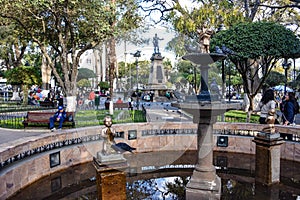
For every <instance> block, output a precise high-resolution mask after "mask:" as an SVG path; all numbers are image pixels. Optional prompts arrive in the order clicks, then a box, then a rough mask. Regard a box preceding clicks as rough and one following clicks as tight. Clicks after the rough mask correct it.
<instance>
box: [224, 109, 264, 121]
mask: <svg viewBox="0 0 300 200" xmlns="http://www.w3.org/2000/svg"><path fill="white" fill-rule="evenodd" d="M246 119H247V112H245V111H242V110H230V111H228V112H226V113H225V122H246ZM258 120H259V115H258V114H252V115H251V118H250V123H258Z"/></svg>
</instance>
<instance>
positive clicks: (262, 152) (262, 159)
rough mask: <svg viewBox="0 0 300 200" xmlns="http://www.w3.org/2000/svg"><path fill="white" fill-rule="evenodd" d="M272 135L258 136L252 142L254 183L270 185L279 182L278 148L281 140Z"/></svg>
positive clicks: (281, 142)
mask: <svg viewBox="0 0 300 200" xmlns="http://www.w3.org/2000/svg"><path fill="white" fill-rule="evenodd" d="M271 136H273V134H271V135H270V134H266V135H265V137H263V136H262V135H259V136H258V137H255V138H254V140H253V142H255V143H256V152H255V181H256V182H259V183H262V184H266V185H271V184H273V183H278V182H279V181H280V146H281V144H283V142H284V141H283V139H282V138H280V137H277V136H275V137H274V138H273V137H271Z"/></svg>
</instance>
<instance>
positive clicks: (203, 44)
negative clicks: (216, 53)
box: [197, 24, 213, 53]
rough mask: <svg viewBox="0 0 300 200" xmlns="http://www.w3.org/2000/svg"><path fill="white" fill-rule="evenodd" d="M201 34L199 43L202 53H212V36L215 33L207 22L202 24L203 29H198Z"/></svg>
mask: <svg viewBox="0 0 300 200" xmlns="http://www.w3.org/2000/svg"><path fill="white" fill-rule="evenodd" d="M197 33H198V34H199V44H200V51H201V53H210V51H209V45H210V37H211V35H212V34H213V31H212V30H211V29H209V28H208V27H207V25H206V24H204V25H203V26H202V29H197Z"/></svg>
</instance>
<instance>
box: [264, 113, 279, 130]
mask: <svg viewBox="0 0 300 200" xmlns="http://www.w3.org/2000/svg"><path fill="white" fill-rule="evenodd" d="M275 120H276V118H275V109H272V110H270V111H269V112H268V116H267V118H266V122H267V124H268V125H267V126H266V127H265V128H263V130H262V131H263V132H266V133H271V134H273V133H275V127H274V123H275Z"/></svg>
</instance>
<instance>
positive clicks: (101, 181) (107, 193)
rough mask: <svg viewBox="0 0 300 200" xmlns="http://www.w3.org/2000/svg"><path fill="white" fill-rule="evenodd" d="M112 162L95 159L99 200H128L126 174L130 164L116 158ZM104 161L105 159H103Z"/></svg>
mask: <svg viewBox="0 0 300 200" xmlns="http://www.w3.org/2000/svg"><path fill="white" fill-rule="evenodd" d="M112 156H114V155H112ZM112 158H113V159H112V161H109V159H108V158H105V159H106V161H105V162H101V161H100V160H99V159H97V158H95V157H94V159H93V165H94V167H95V169H96V183H97V193H98V198H97V199H101V200H112V199H116V200H126V173H125V169H126V168H127V167H128V163H127V161H126V160H124V159H120V160H118V159H117V158H116V156H114V157H112ZM102 161H103V159H102Z"/></svg>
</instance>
